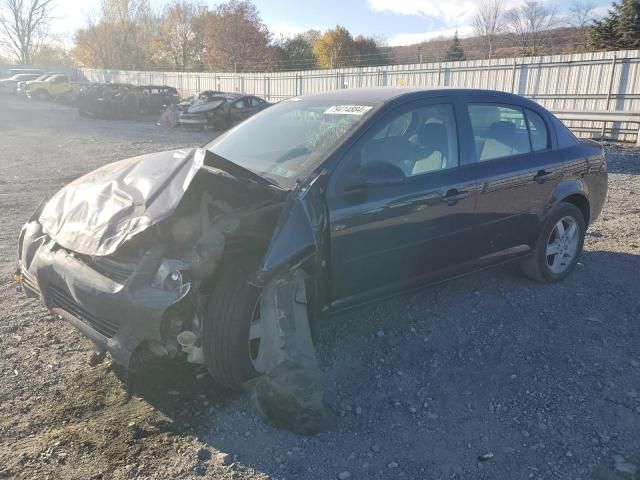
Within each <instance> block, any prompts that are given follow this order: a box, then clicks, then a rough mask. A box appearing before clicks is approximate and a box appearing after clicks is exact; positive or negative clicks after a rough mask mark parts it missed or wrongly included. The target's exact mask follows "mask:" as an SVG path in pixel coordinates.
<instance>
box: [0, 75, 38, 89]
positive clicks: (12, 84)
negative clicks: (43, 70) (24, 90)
mask: <svg viewBox="0 0 640 480" xmlns="http://www.w3.org/2000/svg"><path fill="white" fill-rule="evenodd" d="M40 75H41V74H40V73H19V74H18V75H14V76H13V77H10V78H5V79H3V80H0V92H1V93H16V89H17V87H18V82H28V81H30V80H35V79H36V78H38V77H39V76H40Z"/></svg>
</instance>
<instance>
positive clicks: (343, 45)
mask: <svg viewBox="0 0 640 480" xmlns="http://www.w3.org/2000/svg"><path fill="white" fill-rule="evenodd" d="M313 52H314V54H315V56H316V59H317V61H318V66H319V67H320V68H339V67H346V66H349V65H350V62H352V61H353V57H354V55H355V54H356V47H355V44H354V41H353V37H352V36H351V33H349V30H347V29H346V28H344V27H341V26H340V25H337V26H336V28H334V29H333V30H327V31H326V32H324V34H323V35H322V36H321V37H320V38H319V39H318V40H317V41H316V44H315V46H314V48H313Z"/></svg>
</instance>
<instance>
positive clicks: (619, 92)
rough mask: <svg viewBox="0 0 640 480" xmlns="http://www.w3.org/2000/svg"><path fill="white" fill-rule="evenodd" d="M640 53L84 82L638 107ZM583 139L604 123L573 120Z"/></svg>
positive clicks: (626, 133) (628, 136)
mask: <svg viewBox="0 0 640 480" xmlns="http://www.w3.org/2000/svg"><path fill="white" fill-rule="evenodd" d="M639 70H640V50H628V51H617V52H592V53H582V54H571V55H552V56H544V57H520V58H508V59H494V60H490V61H489V60H475V61H468V62H447V63H424V64H412V65H387V66H380V67H359V68H342V69H334V70H308V71H299V72H274V73H237V74H235V73H187V72H149V71H119V70H99V69H82V70H81V72H82V74H83V75H84V77H85V78H86V79H87V80H91V81H100V82H122V83H133V84H137V85H149V84H161V85H170V86H173V87H176V88H177V89H178V90H179V91H180V93H181V94H182V95H183V96H184V97H187V96H190V95H194V94H196V93H198V92H200V91H202V90H223V91H228V92H239V93H251V94H255V95H259V96H262V97H263V98H265V99H267V100H269V101H279V100H282V99H285V98H289V97H293V96H297V95H304V94H308V93H319V92H326V91H331V90H337V89H344V88H362V87H386V86H423V87H434V86H445V87H463V88H489V89H493V90H502V91H507V92H513V93H517V94H519V95H523V96H526V97H528V98H531V99H533V100H535V101H536V102H538V103H540V104H541V105H543V106H545V107H546V108H548V109H549V110H552V111H554V110H571V111H602V112H605V111H634V110H640V79H639ZM570 127H571V128H573V129H574V130H575V131H576V132H578V133H579V134H583V135H593V134H594V133H597V134H599V133H601V132H602V122H600V121H598V120H597V119H594V121H573V122H570ZM636 132H637V128H634V126H630V125H627V124H625V123H621V122H614V123H608V124H607V129H606V134H607V135H611V136H612V137H613V138H616V139H619V140H635V139H636Z"/></svg>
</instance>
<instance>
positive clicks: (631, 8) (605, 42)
mask: <svg viewBox="0 0 640 480" xmlns="http://www.w3.org/2000/svg"><path fill="white" fill-rule="evenodd" d="M588 37H589V46H590V47H592V48H597V49H608V50H612V49H620V48H640V0H622V2H621V3H616V2H613V4H612V5H611V9H610V10H609V13H608V14H607V16H606V17H604V18H603V19H602V20H598V21H596V22H593V25H592V26H591V27H590V28H589V33H588Z"/></svg>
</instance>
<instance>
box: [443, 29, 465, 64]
mask: <svg viewBox="0 0 640 480" xmlns="http://www.w3.org/2000/svg"><path fill="white" fill-rule="evenodd" d="M444 60H445V62H455V61H459V60H464V50H462V45H460V39H459V38H458V31H457V30H456V33H455V34H454V35H453V39H452V40H451V45H450V46H449V49H448V50H447V53H446V54H445V56H444Z"/></svg>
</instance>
